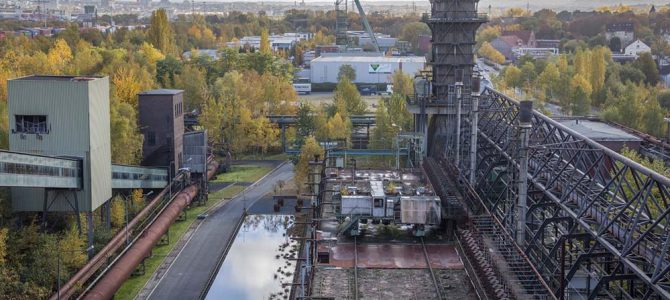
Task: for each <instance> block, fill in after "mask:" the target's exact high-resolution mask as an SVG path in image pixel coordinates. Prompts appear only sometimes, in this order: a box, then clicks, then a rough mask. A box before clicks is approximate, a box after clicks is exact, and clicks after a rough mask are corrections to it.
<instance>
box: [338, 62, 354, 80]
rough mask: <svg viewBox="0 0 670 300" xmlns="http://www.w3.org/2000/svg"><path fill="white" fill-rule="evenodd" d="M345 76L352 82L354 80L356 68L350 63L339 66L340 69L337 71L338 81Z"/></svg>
mask: <svg viewBox="0 0 670 300" xmlns="http://www.w3.org/2000/svg"><path fill="white" fill-rule="evenodd" d="M345 77H346V78H347V79H349V81H352V82H353V81H355V80H356V70H354V68H353V67H352V66H351V65H342V66H340V70H339V71H338V72H337V81H338V82H340V81H342V80H343V79H344V78H345Z"/></svg>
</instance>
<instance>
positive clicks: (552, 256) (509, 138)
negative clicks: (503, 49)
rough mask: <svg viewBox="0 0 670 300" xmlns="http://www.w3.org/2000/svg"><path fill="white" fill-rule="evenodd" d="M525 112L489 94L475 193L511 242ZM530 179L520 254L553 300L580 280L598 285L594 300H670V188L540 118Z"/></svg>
mask: <svg viewBox="0 0 670 300" xmlns="http://www.w3.org/2000/svg"><path fill="white" fill-rule="evenodd" d="M518 112H519V103H518V102H517V101H515V100H513V99H511V98H509V97H507V96H505V95H503V94H501V93H499V92H497V91H495V90H491V89H487V90H485V91H484V93H483V94H482V97H481V99H480V121H479V126H478V128H479V137H480V138H479V139H478V151H477V158H478V166H477V170H476V178H477V183H476V186H475V188H476V191H477V192H478V193H479V195H480V197H482V198H483V199H484V201H485V202H486V203H487V205H488V206H489V209H490V211H491V212H492V214H494V215H495V217H496V218H498V219H499V220H501V222H502V223H503V224H506V226H509V228H507V230H508V232H509V233H510V234H514V226H515V225H513V224H515V222H514V221H513V220H510V219H513V218H515V216H514V211H515V210H514V206H515V204H516V203H515V202H516V198H517V197H516V195H517V192H518V191H517V190H516V186H517V185H516V184H515V183H516V180H517V179H516V178H518V157H517V153H518V151H517V150H518V145H519V143H518V140H517V136H518V132H517V127H518V126H517V124H518V121H517V116H518ZM466 126H467V125H466ZM464 127H465V126H464ZM466 128H467V127H466ZM466 138H467V137H463V136H462V139H461V143H465V142H466ZM461 170H463V168H461ZM528 172H529V174H528V176H529V178H530V179H529V184H528V187H529V190H528V194H529V199H528V204H529V208H530V209H529V210H528V213H527V216H526V219H527V222H526V228H525V230H526V241H525V245H520V246H522V248H523V249H524V250H525V252H526V253H527V254H528V255H529V257H530V259H531V260H532V261H533V262H534V263H535V264H536V267H537V269H538V270H539V271H540V272H541V273H542V275H543V277H545V279H547V281H548V282H549V283H550V285H551V286H552V288H553V289H555V291H556V294H561V293H563V292H564V291H565V290H566V289H568V290H569V289H570V285H569V282H570V281H571V280H573V279H575V278H576V277H575V276H576V274H580V276H583V277H585V278H586V281H588V282H589V283H590V280H592V279H593V280H597V282H598V284H596V285H595V286H588V287H587V290H586V291H584V290H582V291H581V293H582V294H584V295H589V297H611V298H667V299H670V275H669V272H670V251H669V250H670V249H669V248H670V203H668V202H670V179H668V178H666V177H664V176H662V175H660V174H658V173H656V172H654V171H652V170H650V169H648V168H646V167H644V166H642V165H640V164H638V163H636V162H634V161H632V160H630V159H628V158H626V157H624V156H622V155H620V154H618V153H616V152H614V151H612V150H610V149H608V148H606V147H604V146H602V145H600V144H598V143H596V142H594V141H592V140H590V139H588V138H586V137H584V136H582V135H580V134H579V133H577V132H575V131H572V130H571V129H568V128H567V127H565V126H563V125H561V124H560V123H558V122H556V121H554V120H552V119H550V118H548V117H546V116H544V115H542V114H540V113H538V112H533V117H532V129H531V138H530V150H529V171H528ZM578 292H579V291H578Z"/></svg>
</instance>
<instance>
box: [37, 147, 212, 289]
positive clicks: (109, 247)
mask: <svg viewBox="0 0 670 300" xmlns="http://www.w3.org/2000/svg"><path fill="white" fill-rule="evenodd" d="M217 167H218V163H217V162H216V161H214V160H211V162H210V163H209V165H208V168H207V178H211V177H212V176H213V175H214V174H215V173H216V169H217ZM177 179H178V178H177ZM168 192H169V187H166V188H164V189H163V190H162V191H161V192H160V193H159V194H158V195H156V196H155V197H154V198H153V199H152V200H151V201H150V202H149V203H147V205H146V206H145V207H144V208H143V209H142V210H141V211H140V212H139V213H137V216H135V218H133V219H132V220H131V221H130V222H129V223H128V229H129V230H131V229H133V228H135V227H136V226H137V225H138V224H139V223H140V222H142V220H144V218H145V217H147V216H148V215H149V214H150V213H151V212H152V211H153V209H154V208H155V207H156V205H158V204H159V203H160V202H161V201H160V200H161V199H162V198H163V197H164V196H165V195H166V194H167V193H168ZM125 241H126V231H125V230H119V231H118V232H117V233H116V234H115V235H114V237H112V239H111V240H110V241H109V242H108V243H107V244H106V245H105V247H103V248H102V250H100V252H98V253H97V254H96V255H95V256H94V257H93V258H92V259H91V260H89V261H88V262H87V263H86V265H84V266H83V267H82V268H81V269H79V271H77V273H75V274H74V275H73V276H72V277H71V278H70V279H69V280H68V281H67V282H66V283H65V284H64V285H63V286H61V289H60V295H61V298H63V299H68V298H70V297H71V296H72V295H73V294H74V293H75V292H76V291H77V289H78V288H79V287H81V286H83V285H84V284H85V283H86V281H88V280H89V279H90V278H91V276H93V274H95V272H97V271H98V270H99V269H100V267H101V266H102V265H103V264H104V263H105V262H107V260H108V259H109V258H110V257H112V256H113V254H114V253H115V252H116V251H117V250H118V249H119V248H120V247H121V246H122V245H124V244H125ZM57 299H58V295H57V294H53V295H52V296H51V298H49V300H57Z"/></svg>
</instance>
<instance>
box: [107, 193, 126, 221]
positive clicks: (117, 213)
mask: <svg viewBox="0 0 670 300" xmlns="http://www.w3.org/2000/svg"><path fill="white" fill-rule="evenodd" d="M111 201H112V203H111V209H110V210H111V211H110V216H111V222H112V226H114V227H115V228H121V227H123V226H124V225H125V224H126V208H125V205H126V204H125V200H124V199H123V196H116V197H114V198H112V200H111Z"/></svg>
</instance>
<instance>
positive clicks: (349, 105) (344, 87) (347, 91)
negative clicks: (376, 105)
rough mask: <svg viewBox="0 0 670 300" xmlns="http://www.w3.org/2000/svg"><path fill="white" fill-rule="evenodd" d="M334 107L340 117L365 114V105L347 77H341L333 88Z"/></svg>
mask: <svg viewBox="0 0 670 300" xmlns="http://www.w3.org/2000/svg"><path fill="white" fill-rule="evenodd" d="M334 96H335V101H334V102H335V106H336V107H337V111H338V112H339V113H340V115H342V117H349V116H351V115H361V114H364V113H365V110H366V108H367V105H366V104H365V102H363V99H362V98H361V94H360V93H359V92H358V89H357V88H356V85H354V84H353V83H352V82H351V81H350V80H349V78H348V77H346V76H344V77H342V80H340V81H339V82H338V83H337V87H336V88H335V95H334Z"/></svg>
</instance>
